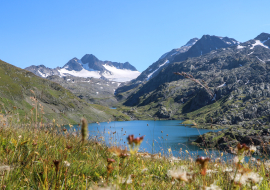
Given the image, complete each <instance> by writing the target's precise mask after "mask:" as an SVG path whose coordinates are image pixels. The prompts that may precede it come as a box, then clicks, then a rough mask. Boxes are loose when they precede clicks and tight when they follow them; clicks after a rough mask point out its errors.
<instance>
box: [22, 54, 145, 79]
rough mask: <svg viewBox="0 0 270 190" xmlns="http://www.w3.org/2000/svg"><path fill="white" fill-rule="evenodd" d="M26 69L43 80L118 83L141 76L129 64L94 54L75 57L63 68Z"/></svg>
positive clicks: (34, 67)
mask: <svg viewBox="0 0 270 190" xmlns="http://www.w3.org/2000/svg"><path fill="white" fill-rule="evenodd" d="M25 69H26V70H28V71H31V72H33V73H34V74H36V75H37V76H40V77H43V78H46V77H48V76H52V75H58V76H60V77H63V76H75V77H84V78H87V77H93V78H101V79H105V80H109V81H117V82H127V81H130V80H132V79H134V78H136V77H137V76H138V75H139V74H140V72H139V71H137V69H136V68H135V67H134V66H132V65H131V64H130V63H129V62H125V63H118V62H112V61H101V60H99V59H98V58H96V57H95V56H94V55H92V54H86V55H84V56H83V57H82V58H81V59H78V58H76V57H75V58H73V59H71V60H69V61H68V62H67V63H66V64H65V65H64V66H63V67H56V68H47V67H45V66H44V65H39V66H35V65H32V66H30V67H26V68H25Z"/></svg>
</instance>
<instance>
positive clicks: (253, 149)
mask: <svg viewBox="0 0 270 190" xmlns="http://www.w3.org/2000/svg"><path fill="white" fill-rule="evenodd" d="M256 150H257V149H256V146H253V145H252V146H250V147H249V151H250V152H251V154H253V153H254V152H256Z"/></svg>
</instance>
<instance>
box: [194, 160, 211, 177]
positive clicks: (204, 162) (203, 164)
mask: <svg viewBox="0 0 270 190" xmlns="http://www.w3.org/2000/svg"><path fill="white" fill-rule="evenodd" d="M209 161H210V158H207V157H199V158H197V160H196V163H198V164H200V166H201V174H202V175H206V170H207V166H208V162H209Z"/></svg>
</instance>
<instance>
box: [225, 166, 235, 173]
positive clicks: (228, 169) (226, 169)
mask: <svg viewBox="0 0 270 190" xmlns="http://www.w3.org/2000/svg"><path fill="white" fill-rule="evenodd" d="M232 171H233V169H232V168H228V167H226V168H225V169H224V170H223V172H232Z"/></svg>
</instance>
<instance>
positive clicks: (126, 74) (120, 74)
mask: <svg viewBox="0 0 270 190" xmlns="http://www.w3.org/2000/svg"><path fill="white" fill-rule="evenodd" d="M103 67H105V69H107V70H108V71H110V72H111V73H112V74H110V73H108V72H105V73H104V74H103V76H104V77H106V78H107V79H109V80H110V81H116V82H127V81H130V80H132V79H135V78H137V77H138V76H139V75H140V74H141V73H140V72H139V71H131V70H127V69H118V68H116V67H113V66H110V65H107V64H105V65H103Z"/></svg>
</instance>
